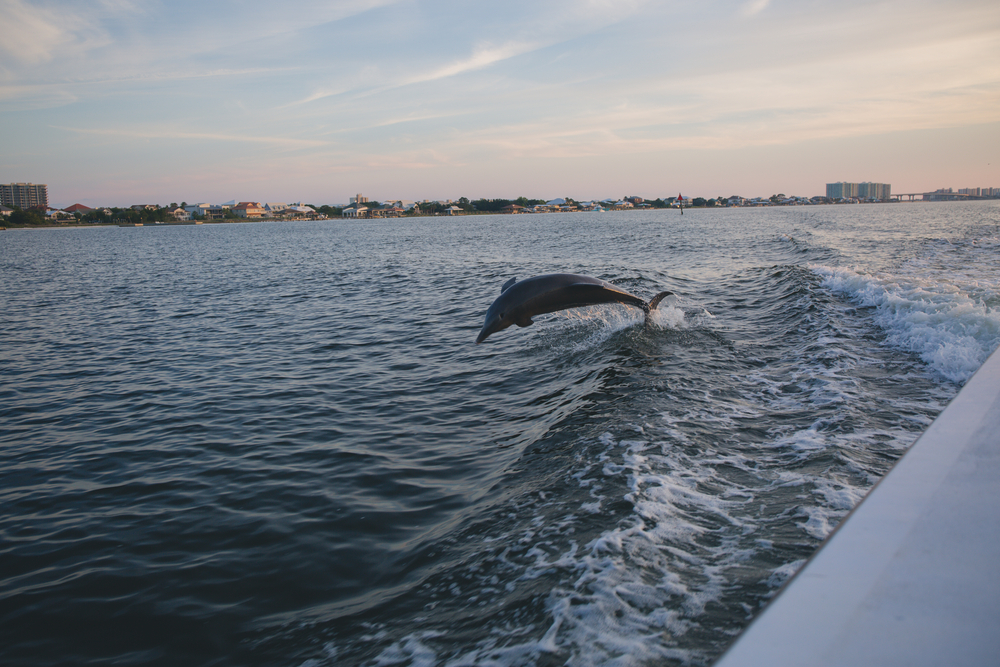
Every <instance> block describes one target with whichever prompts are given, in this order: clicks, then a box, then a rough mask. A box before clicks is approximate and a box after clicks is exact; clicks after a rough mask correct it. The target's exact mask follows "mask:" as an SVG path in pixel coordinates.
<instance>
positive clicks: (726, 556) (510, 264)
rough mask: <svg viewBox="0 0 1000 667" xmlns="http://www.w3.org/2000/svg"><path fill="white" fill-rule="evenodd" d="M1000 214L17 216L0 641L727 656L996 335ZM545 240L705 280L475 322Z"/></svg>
mask: <svg viewBox="0 0 1000 667" xmlns="http://www.w3.org/2000/svg"><path fill="white" fill-rule="evenodd" d="M998 220H1000V209H998V207H997V206H996V205H995V204H992V203H969V204H941V205H931V204H912V205H904V204H900V205H882V206H852V207H832V206H827V207H806V208H796V209H759V210H725V211H697V210H689V211H685V213H684V215H683V217H682V216H680V215H679V214H678V213H677V212H676V211H658V212H647V213H643V212H623V213H603V214H601V213H594V214H553V215H538V216H489V217H476V218H458V219H452V218H448V219H434V218H423V219H416V220H402V221H377V222H371V223H366V222H341V221H321V222H307V223H259V224H231V225H228V224H227V225H221V224H220V225H201V226H175V227H158V228H150V227H146V228H117V227H114V228H95V229H80V230H65V229H54V230H30V231H28V230H25V231H19V230H9V231H7V232H3V233H2V235H0V275H2V277H3V284H4V285H3V296H2V310H0V508H2V509H0V662H2V663H3V664H8V665H55V664H109V663H114V664H125V665H130V664H163V665H168V664H169V665H172V664H185V665H257V664H260V665H310V666H318V665H380V666H381V665H414V666H417V665H419V666H431V665H442V666H443V665H448V666H449V667H458V666H460V665H510V666H515V665H556V664H560V665H561V664H569V665H642V664H657V665H661V664H698V665H700V664H709V663H711V661H712V660H713V659H714V658H715V657H716V656H717V655H719V654H720V653H721V651H722V650H723V649H724V648H725V646H726V645H727V644H728V642H729V641H730V640H731V639H732V637H733V636H734V634H735V633H737V632H738V631H739V630H740V629H741V628H743V627H744V626H745V625H746V624H747V623H748V622H749V620H750V618H752V616H753V614H754V613H755V612H756V611H757V610H758V609H759V608H760V607H761V605H762V604H764V603H765V602H766V601H767V599H768V598H769V597H770V596H771V595H772V594H773V593H774V591H775V590H776V588H777V587H778V586H780V584H781V583H782V582H783V581H784V580H785V579H786V578H787V577H788V576H789V575H790V574H791V573H793V572H794V571H795V569H796V568H797V567H798V566H799V565H801V563H802V562H803V560H804V559H805V558H807V557H808V556H809V555H810V554H811V553H812V552H813V550H814V549H815V548H816V546H817V545H818V544H819V542H820V541H821V540H822V538H823V537H825V535H827V534H828V533H829V531H830V530H832V528H833V527H834V526H835V525H836V523H837V521H838V520H839V519H840V518H842V517H843V516H844V515H845V514H846V512H847V511H848V510H849V509H850V508H851V507H852V506H853V505H854V504H855V503H856V502H857V501H858V500H860V498H861V497H862V496H863V495H864V493H865V492H866V491H867V489H868V488H870V487H871V485H872V484H873V483H874V482H875V481H877V479H878V478H879V477H880V476H881V475H882V474H884V473H885V471H886V470H888V468H889V467H890V466H891V465H892V463H893V462H894V461H895V460H896V459H897V458H898V457H899V456H900V455H901V454H902V452H903V451H904V450H905V448H906V447H907V446H908V445H909V444H911V443H912V442H913V440H914V439H915V438H916V437H917V436H918V435H919V433H920V432H922V430H923V429H925V428H926V426H927V425H928V424H929V423H930V421H931V420H932V419H933V417H934V416H935V415H936V414H937V413H938V412H939V411H940V410H941V409H942V408H943V406H944V405H945V404H946V403H947V401H948V400H949V399H950V398H951V397H952V396H954V395H955V393H956V392H957V391H958V389H959V388H960V386H961V384H962V383H963V382H964V380H965V379H967V378H968V377H969V376H970V375H971V373H972V372H974V370H975V368H976V367H978V365H979V364H981V363H982V361H983V360H984V359H985V357H986V355H987V354H988V353H989V352H990V351H991V350H992V349H994V348H995V347H996V346H997V343H998V341H1000V315H998V311H997V307H998V305H1000V298H998V294H1000V289H998V281H997V276H996V271H995V268H994V267H995V266H996V259H997V250H998V248H1000V242H998V238H997V223H998ZM550 272H573V273H584V274H588V275H593V276H596V277H599V278H602V279H605V280H608V281H610V282H613V283H615V284H618V285H620V286H622V287H624V288H626V289H628V290H630V291H632V292H633V293H635V294H638V295H640V296H643V297H646V298H648V297H650V296H652V295H653V294H654V293H656V292H658V291H661V290H665V289H669V290H672V291H673V292H675V293H676V294H677V296H676V297H675V298H674V299H671V300H670V301H669V302H666V303H665V304H664V305H662V306H661V307H660V309H659V311H658V312H657V313H656V317H655V319H654V323H653V326H650V327H645V326H643V318H642V313H641V311H638V310H636V309H629V308H627V307H625V306H621V305H610V306H601V307H594V308H589V309H583V310H578V311H568V312H564V313H556V314H553V315H549V316H543V317H539V318H537V319H536V324H535V325H534V326H533V327H530V328H527V329H518V328H516V327H514V328H511V329H508V330H506V331H503V332H501V333H499V334H495V335H494V336H492V337H491V338H490V339H489V340H487V341H486V342H485V343H484V344H482V345H478V346H477V345H475V344H474V342H473V341H474V340H475V337H476V334H477V333H478V330H479V328H480V327H481V326H482V322H483V316H484V314H485V311H486V309H487V307H488V306H489V305H490V303H491V302H492V301H493V299H494V298H495V297H496V296H497V295H498V294H499V291H500V286H501V285H502V284H503V283H504V282H505V281H506V280H507V279H508V278H510V277H513V276H517V277H520V278H525V277H529V276H531V275H535V274H539V273H550Z"/></svg>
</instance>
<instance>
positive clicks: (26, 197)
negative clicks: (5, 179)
mask: <svg viewBox="0 0 1000 667" xmlns="http://www.w3.org/2000/svg"><path fill="white" fill-rule="evenodd" d="M0 204H2V205H4V206H17V207H18V208H31V207H33V206H43V207H46V208H47V207H48V205H49V186H47V185H36V184H34V183H2V184H0Z"/></svg>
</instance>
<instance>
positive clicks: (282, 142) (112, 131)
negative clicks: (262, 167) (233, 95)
mask: <svg viewBox="0 0 1000 667" xmlns="http://www.w3.org/2000/svg"><path fill="white" fill-rule="evenodd" d="M52 129H56V130H64V131H66V132H74V133H76V134H87V135H96V136H104V137H118V138H123V139H142V140H192V141H222V142H233V143H242V144H267V145H270V146H276V147H279V148H286V149H302V148H320V147H327V146H331V145H332V143H331V142H329V141H325V140H319V139H296V138H294V137H269V136H260V135H251V134H228V133H225V132H191V131H185V130H176V129H152V128H147V129H139V128H136V129H118V128H86V127H62V126H52Z"/></svg>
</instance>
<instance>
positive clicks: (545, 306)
mask: <svg viewBox="0 0 1000 667" xmlns="http://www.w3.org/2000/svg"><path fill="white" fill-rule="evenodd" d="M671 294H673V292H660V293H659V294H657V295H656V296H654V297H653V298H652V300H650V301H649V303H646V302H645V301H643V300H642V299H640V298H639V297H637V296H635V295H633V294H629V293H628V292H626V291H625V290H623V289H620V288H618V287H615V286H614V285H612V284H611V283H607V282H604V281H603V280H599V279H597V278H591V277H590V276H578V275H576V274H573V273H550V274H547V275H544V276H535V277H534V278H526V279H524V280H522V281H521V282H517V279H516V278H511V279H510V280H508V281H507V282H506V283H504V286H503V287H502V288H500V296H499V297H497V300H496V301H494V302H493V305H492V306H490V309H489V310H487V311H486V322H485V323H484V324H483V330H482V331H480V332H479V336H478V337H476V344H479V343H482V342H483V341H484V340H486V338H487V337H488V336H490V334H495V333H496V332H498V331H502V330H504V329H506V328H507V327H509V326H510V325H512V324H516V325H517V326H519V327H527V326H531V325H532V324H534V322H533V321H532V320H531V318H532V317H534V316H535V315H543V314H545V313H554V312H556V311H557V310H565V309H567V308H580V307H582V306H594V305H597V304H600V303H624V304H627V305H629V306H636V307H638V308H642V310H643V312H644V313H646V322H647V323H648V322H649V311H650V310H652V309H654V308H656V307H657V306H658V305H659V304H660V301H662V300H663V298H664V297H667V296H670V295H671Z"/></svg>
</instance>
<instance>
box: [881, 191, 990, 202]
mask: <svg viewBox="0 0 1000 667" xmlns="http://www.w3.org/2000/svg"><path fill="white" fill-rule="evenodd" d="M903 197H909V199H908V200H907V201H913V198H914V197H922V198H924V199H929V198H932V197H937V198H940V199H991V197H981V196H980V195H966V194H959V193H958V192H906V193H900V194H895V193H894V194H891V195H889V199H895V200H896V201H903V199H902V198H903Z"/></svg>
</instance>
